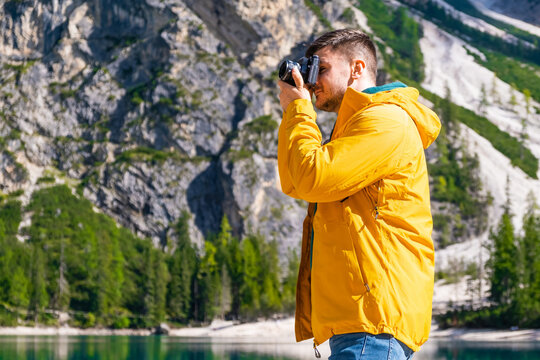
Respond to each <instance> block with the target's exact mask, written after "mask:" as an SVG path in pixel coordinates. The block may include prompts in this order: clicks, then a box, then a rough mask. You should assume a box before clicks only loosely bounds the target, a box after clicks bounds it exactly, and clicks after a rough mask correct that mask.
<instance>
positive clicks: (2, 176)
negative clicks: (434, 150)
mask: <svg viewBox="0 0 540 360" xmlns="http://www.w3.org/2000/svg"><path fill="white" fill-rule="evenodd" d="M486 1H487V0H486ZM525 2H526V1H520V2H519V3H525ZM493 3H495V2H493ZM500 3H501V4H502V3H503V2H500ZM514 3H516V2H512V4H514ZM531 3H534V2H531ZM306 4H309V5H310V6H311V8H310V7H308V6H306ZM355 4H356V2H355V1H352V0H351V1H350V0H336V1H325V0H314V1H311V2H306V1H302V0H257V1H253V0H221V1H210V0H129V1H128V0H114V1H113V0H90V1H82V0H54V1H38V0H7V1H2V2H0V138H1V141H0V166H1V167H0V191H1V192H2V193H4V194H8V193H14V192H19V193H20V192H21V190H22V191H23V192H24V194H23V195H22V196H21V199H22V200H23V202H24V201H27V200H28V199H29V197H30V195H31V192H32V191H33V190H34V189H36V188H39V187H40V186H42V185H40V184H41V183H40V181H39V178H40V177H48V178H49V180H50V177H55V178H56V181H62V182H69V183H70V184H71V185H72V186H73V187H78V189H79V190H80V192H81V193H82V194H83V196H85V197H86V198H88V199H89V200H90V201H92V202H93V203H94V205H95V206H96V208H98V209H99V210H101V211H103V212H104V213H106V214H108V215H110V216H112V217H113V218H114V219H115V220H116V221H117V222H119V223H120V224H122V225H124V226H126V227H128V228H130V229H131V230H133V231H134V232H135V233H137V234H139V235H141V236H147V237H150V238H152V239H153V240H154V242H155V243H156V245H158V244H160V243H161V244H162V245H164V244H166V243H167V241H168V239H170V238H174V230H173V229H174V226H175V224H176V222H177V220H178V219H179V218H180V217H181V215H182V214H183V212H186V211H187V212H188V213H190V214H191V217H190V220H189V221H190V225H191V226H190V231H191V232H192V234H191V235H192V239H194V240H195V241H197V242H198V243H200V242H201V241H202V239H203V238H204V236H206V235H208V234H210V233H213V232H217V231H218V230H219V225H220V222H221V219H222V217H223V216H224V215H225V216H227V217H228V219H229V221H230V223H231V226H232V229H233V231H234V233H235V235H237V236H239V237H241V236H243V235H245V234H248V233H260V234H261V235H263V236H264V237H266V238H267V239H269V240H271V239H276V240H277V241H278V243H279V244H280V249H281V252H282V253H285V252H287V251H288V249H289V248H292V247H294V248H298V242H299V240H300V237H301V225H302V219H303V217H304V214H305V208H306V204H305V203H304V202H302V201H295V200H294V199H292V198H289V197H287V196H285V195H284V194H282V192H281V190H280V184H279V177H278V174H277V158H276V153H277V127H278V123H279V119H280V116H281V109H280V106H279V101H278V96H277V95H278V91H277V86H276V69H277V65H278V64H279V62H280V61H281V60H282V59H284V58H293V59H294V58H297V57H299V56H300V55H302V54H303V52H304V50H305V46H306V44H308V43H309V42H310V41H311V40H313V39H314V38H315V37H316V36H317V35H319V34H321V33H322V32H324V31H326V30H328V29H327V27H326V25H325V24H324V23H326V24H328V23H331V24H332V26H334V27H335V28H340V27H351V26H352V27H358V28H361V29H364V30H366V31H368V32H371V31H370V29H369V28H368V27H367V20H366V17H365V16H364V14H362V12H361V11H360V10H358V9H357V8H356V7H354V5H355ZM535 4H536V5H535ZM501 6H502V5H501ZM532 6H533V10H534V9H537V7H538V6H537V2H536V3H534V4H533V5H532ZM535 6H536V7H535ZM317 10H320V13H318V11H317ZM316 13H318V15H317V14H316ZM345 14H348V15H347V16H345ZM321 17H322V18H321ZM387 51H388V49H387ZM437 54H438V56H437V57H438V58H440V56H439V53H437ZM381 58H382V57H381ZM381 61H382V60H381ZM381 65H382V64H381ZM385 76H386V74H384V73H383V72H380V78H379V80H380V81H379V82H385V81H386V80H387V79H386V78H385ZM334 119H335V116H334V115H328V114H323V113H321V114H319V118H318V124H319V126H320V128H321V130H322V132H323V134H325V135H326V136H328V135H329V134H330V131H331V129H332V125H333V120H334ZM428 155H429V154H428ZM435 205H436V204H435ZM435 208H436V206H435Z"/></svg>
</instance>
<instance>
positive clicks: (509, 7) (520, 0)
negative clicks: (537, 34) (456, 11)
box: [480, 0, 540, 26]
mask: <svg viewBox="0 0 540 360" xmlns="http://www.w3.org/2000/svg"><path fill="white" fill-rule="evenodd" d="M480 2H482V3H483V4H484V5H485V6H486V7H487V8H489V9H490V10H493V11H496V12H498V13H500V14H503V15H506V16H509V17H513V18H516V19H519V20H522V21H525V22H528V23H530V24H533V25H536V26H540V1H538V0H514V1H504V0H480Z"/></svg>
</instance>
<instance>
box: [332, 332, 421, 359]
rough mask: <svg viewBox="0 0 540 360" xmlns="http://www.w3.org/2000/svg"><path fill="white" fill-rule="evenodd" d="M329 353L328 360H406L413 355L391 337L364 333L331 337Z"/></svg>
mask: <svg viewBox="0 0 540 360" xmlns="http://www.w3.org/2000/svg"><path fill="white" fill-rule="evenodd" d="M330 351H331V355H330V357H329V358H328V360H408V359H412V357H413V354H414V352H413V351H412V350H411V349H409V348H408V347H407V346H406V345H405V344H403V343H402V342H401V341H399V340H397V339H396V338H395V337H393V336H392V335H389V334H380V335H372V334H368V333H365V332H360V333H351V334H342V335H334V336H332V337H331V338H330Z"/></svg>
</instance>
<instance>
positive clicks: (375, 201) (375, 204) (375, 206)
mask: <svg viewBox="0 0 540 360" xmlns="http://www.w3.org/2000/svg"><path fill="white" fill-rule="evenodd" d="M364 190H365V191H366V196H367V198H368V199H369V201H370V202H371V206H372V207H373V211H375V216H374V217H375V220H377V218H378V217H379V202H378V199H372V198H371V195H370V194H369V191H368V189H367V187H365V188H364ZM380 193H381V180H379V181H378V182H377V196H379V194H380Z"/></svg>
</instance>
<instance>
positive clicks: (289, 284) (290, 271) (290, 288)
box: [281, 250, 300, 314]
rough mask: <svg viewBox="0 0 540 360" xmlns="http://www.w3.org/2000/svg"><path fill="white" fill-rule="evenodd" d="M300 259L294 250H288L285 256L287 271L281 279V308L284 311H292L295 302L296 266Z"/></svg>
mask: <svg viewBox="0 0 540 360" xmlns="http://www.w3.org/2000/svg"><path fill="white" fill-rule="evenodd" d="M299 267H300V259H299V257H298V253H297V252H296V251H295V250H292V251H290V252H289V255H288V256H287V272H286V273H285V276H284V277H283V280H282V285H281V288H282V302H283V310H284V311H285V312H286V313H289V314H290V313H293V312H294V308H295V303H296V281H297V278H298V268H299Z"/></svg>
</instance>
